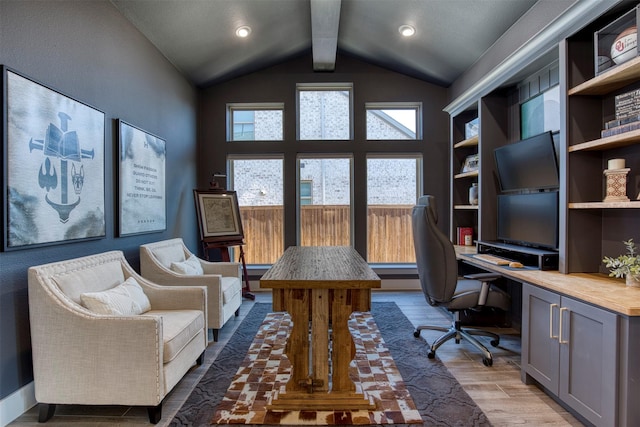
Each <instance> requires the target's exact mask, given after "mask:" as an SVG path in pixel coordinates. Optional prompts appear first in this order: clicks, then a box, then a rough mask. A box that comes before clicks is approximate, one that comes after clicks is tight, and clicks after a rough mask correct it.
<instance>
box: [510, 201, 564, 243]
mask: <svg viewBox="0 0 640 427" xmlns="http://www.w3.org/2000/svg"><path fill="white" fill-rule="evenodd" d="M497 237H498V240H499V241H501V242H504V243H510V244H514V245H521V246H529V247H534V248H540V249H552V250H557V249H558V192H557V191H546V192H538V193H527V194H500V195H498V236H497Z"/></svg>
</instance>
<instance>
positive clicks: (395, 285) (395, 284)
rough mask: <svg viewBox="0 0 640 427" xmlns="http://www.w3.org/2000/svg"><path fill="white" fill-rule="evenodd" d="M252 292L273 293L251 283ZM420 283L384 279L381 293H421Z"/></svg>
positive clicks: (414, 280)
mask: <svg viewBox="0 0 640 427" xmlns="http://www.w3.org/2000/svg"><path fill="white" fill-rule="evenodd" d="M249 285H250V286H251V292H253V293H257V292H271V289H265V288H261V287H260V282H258V281H251V282H249ZM420 289H421V288H420V281H419V280H418V279H383V280H382V287H381V288H380V289H379V290H380V291H419V290H420Z"/></svg>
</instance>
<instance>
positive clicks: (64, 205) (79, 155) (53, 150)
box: [29, 111, 94, 223]
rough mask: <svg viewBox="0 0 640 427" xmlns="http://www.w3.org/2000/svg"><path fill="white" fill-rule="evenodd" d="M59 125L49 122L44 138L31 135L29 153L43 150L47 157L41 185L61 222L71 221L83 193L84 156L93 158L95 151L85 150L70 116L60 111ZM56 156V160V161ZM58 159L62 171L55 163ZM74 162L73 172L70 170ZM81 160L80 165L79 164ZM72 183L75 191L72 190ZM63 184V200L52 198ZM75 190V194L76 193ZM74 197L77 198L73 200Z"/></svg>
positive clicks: (41, 169) (39, 182) (43, 166)
mask: <svg viewBox="0 0 640 427" xmlns="http://www.w3.org/2000/svg"><path fill="white" fill-rule="evenodd" d="M58 117H59V118H60V127H58V126H56V125H54V124H53V123H49V126H47V130H46V133H45V137H44V140H42V139H36V140H34V139H33V138H31V140H29V152H33V150H34V149H35V150H41V151H42V152H43V154H44V156H45V159H44V161H43V162H42V165H40V169H39V171H38V184H39V185H40V188H43V189H45V190H46V194H45V196H44V199H45V201H46V202H47V203H48V204H49V206H51V207H52V208H53V209H55V211H56V212H58V217H59V218H60V222H62V223H66V222H67V221H68V220H69V215H70V214H71V211H73V209H74V208H75V207H76V206H78V205H79V204H80V193H81V192H82V187H83V185H84V166H83V165H82V164H81V163H82V159H93V157H94V150H93V149H92V150H83V149H81V148H80V141H79V139H78V134H77V133H76V131H69V130H68V129H69V121H70V120H71V117H70V116H69V115H68V114H66V113H64V112H62V111H60V112H59V113H58ZM56 159H57V160H56ZM58 162H59V171H60V173H59V174H58V170H57V169H56V165H55V163H58ZM69 163H71V171H69ZM77 163H80V164H79V165H78V167H76V164H77ZM69 182H71V187H72V188H73V191H70V188H69ZM58 184H59V185H60V202H59V203H58V202H56V201H53V200H52V197H50V195H52V193H53V191H52V190H56V189H57V188H58ZM74 193H75V196H74ZM74 199H75V200H74Z"/></svg>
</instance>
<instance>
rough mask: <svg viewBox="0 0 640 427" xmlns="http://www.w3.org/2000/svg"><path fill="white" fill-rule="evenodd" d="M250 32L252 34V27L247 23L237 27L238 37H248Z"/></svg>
mask: <svg viewBox="0 0 640 427" xmlns="http://www.w3.org/2000/svg"><path fill="white" fill-rule="evenodd" d="M249 34H251V27H249V26H246V25H245V26H242V27H238V28H237V29H236V36H238V37H241V38H245V37H248V36H249Z"/></svg>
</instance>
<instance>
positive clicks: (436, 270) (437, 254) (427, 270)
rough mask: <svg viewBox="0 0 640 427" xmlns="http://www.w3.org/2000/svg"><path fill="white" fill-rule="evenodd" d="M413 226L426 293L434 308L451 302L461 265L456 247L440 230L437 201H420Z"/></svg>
mask: <svg viewBox="0 0 640 427" xmlns="http://www.w3.org/2000/svg"><path fill="white" fill-rule="evenodd" d="M411 222H412V226H413V243H414V246H415V251H416V264H417V266H418V276H419V278H420V286H422V291H423V292H424V293H425V296H426V297H427V301H428V302H429V303H430V304H432V305H435V304H437V303H442V302H448V301H450V300H451V298H452V297H453V293H454V292H455V289H456V285H457V282H458V261H457V260H456V252H455V249H454V248H453V244H452V243H451V241H450V240H449V238H448V237H447V236H445V235H444V233H442V231H440V229H439V228H438V226H437V222H438V214H437V212H436V200H435V197H433V196H430V195H426V196H422V197H420V198H419V199H418V204H417V205H416V206H414V208H413V212H412V218H411Z"/></svg>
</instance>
